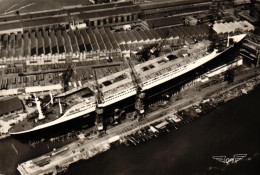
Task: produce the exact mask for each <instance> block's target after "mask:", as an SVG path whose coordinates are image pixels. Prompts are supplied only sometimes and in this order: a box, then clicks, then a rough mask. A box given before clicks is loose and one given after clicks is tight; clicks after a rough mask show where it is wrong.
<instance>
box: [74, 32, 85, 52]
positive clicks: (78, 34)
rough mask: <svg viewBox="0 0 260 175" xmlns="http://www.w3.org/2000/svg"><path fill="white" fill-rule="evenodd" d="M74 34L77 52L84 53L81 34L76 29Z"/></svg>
mask: <svg viewBox="0 0 260 175" xmlns="http://www.w3.org/2000/svg"><path fill="white" fill-rule="evenodd" d="M74 34H75V36H76V39H77V41H78V46H79V51H80V52H84V51H85V50H86V48H85V45H84V41H83V38H82V36H81V34H80V31H79V30H78V29H76V30H75V31H74Z"/></svg>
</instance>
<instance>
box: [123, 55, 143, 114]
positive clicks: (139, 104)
mask: <svg viewBox="0 0 260 175" xmlns="http://www.w3.org/2000/svg"><path fill="white" fill-rule="evenodd" d="M130 56H131V52H130ZM126 60H127V63H128V66H129V68H130V74H131V78H132V82H133V84H134V86H135V89H136V99H135V109H136V112H137V114H138V116H139V119H141V118H143V116H144V105H143V98H144V96H145V93H143V92H142V87H141V83H142V82H141V79H140V77H139V76H138V74H137V72H136V70H135V68H134V65H133V63H132V62H131V60H130V58H129V57H127V58H126Z"/></svg>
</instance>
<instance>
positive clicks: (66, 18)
mask: <svg viewBox="0 0 260 175" xmlns="http://www.w3.org/2000/svg"><path fill="white" fill-rule="evenodd" d="M136 12H141V8H140V7H139V6H138V5H135V4H133V2H112V3H104V4H97V5H87V6H77V7H75V6H74V7H64V8H62V9H55V10H46V11H41V12H32V13H20V14H19V17H18V16H17V15H13V14H12V15H3V16H0V30H9V29H20V28H23V27H33V26H43V25H48V24H59V23H69V22H72V20H77V19H89V18H96V17H103V16H106V15H108V16H109V15H120V14H125V13H136Z"/></svg>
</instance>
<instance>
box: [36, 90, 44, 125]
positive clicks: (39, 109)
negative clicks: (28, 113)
mask: <svg viewBox="0 0 260 175" xmlns="http://www.w3.org/2000/svg"><path fill="white" fill-rule="evenodd" d="M34 97H35V103H36V107H37V109H38V113H39V116H38V119H39V120H42V119H44V118H45V116H44V115H43V113H42V109H41V102H40V101H39V98H38V97H37V96H36V94H34Z"/></svg>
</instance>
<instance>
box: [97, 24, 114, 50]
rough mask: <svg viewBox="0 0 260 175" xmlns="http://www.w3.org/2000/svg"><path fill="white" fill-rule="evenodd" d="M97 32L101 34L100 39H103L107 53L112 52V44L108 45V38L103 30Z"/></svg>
mask: <svg viewBox="0 0 260 175" xmlns="http://www.w3.org/2000/svg"><path fill="white" fill-rule="evenodd" d="M99 32H100V34H101V37H102V39H103V41H104V43H105V46H106V48H107V50H108V51H112V50H113V46H112V44H111V43H110V40H109V38H108V36H107V34H106V32H105V30H104V29H102V30H99Z"/></svg>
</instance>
